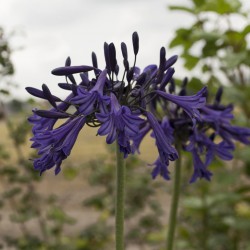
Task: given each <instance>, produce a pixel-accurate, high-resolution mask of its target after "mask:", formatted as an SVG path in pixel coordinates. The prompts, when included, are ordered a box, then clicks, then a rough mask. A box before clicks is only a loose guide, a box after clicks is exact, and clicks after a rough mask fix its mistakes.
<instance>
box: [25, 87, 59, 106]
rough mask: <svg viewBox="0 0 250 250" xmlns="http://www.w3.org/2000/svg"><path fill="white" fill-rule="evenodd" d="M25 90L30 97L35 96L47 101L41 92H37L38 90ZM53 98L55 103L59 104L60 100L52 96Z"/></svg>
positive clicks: (27, 88)
mask: <svg viewBox="0 0 250 250" xmlns="http://www.w3.org/2000/svg"><path fill="white" fill-rule="evenodd" d="M25 89H26V91H27V92H28V93H29V94H31V95H33V96H35V97H38V98H42V99H47V98H46V97H45V96H44V93H43V91H41V90H39V89H36V88H32V87H26V88H25ZM53 98H54V100H55V102H61V99H60V98H58V97H56V96H54V95H53Z"/></svg>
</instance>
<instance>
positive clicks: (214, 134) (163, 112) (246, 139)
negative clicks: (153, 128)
mask: <svg viewBox="0 0 250 250" xmlns="http://www.w3.org/2000/svg"><path fill="white" fill-rule="evenodd" d="M186 86H187V79H184V81H183V83H182V87H181V90H180V92H179V94H178V96H179V99H182V98H183V99H184V98H185V97H186V98H187V99H186V102H183V101H182V102H181V103H180V104H179V103H177V102H176V101H175V103H176V104H177V105H175V106H173V105H172V103H169V102H167V101H166V98H164V99H159V98H156V99H155V102H156V103H155V107H157V106H160V108H158V109H154V111H152V112H154V114H157V116H158V117H159V120H158V122H159V123H160V124H161V127H162V129H163V131H164V133H165V134H166V135H168V138H169V141H170V142H172V143H179V144H181V146H182V148H183V150H185V151H188V152H190V153H191V154H192V159H193V166H194V171H193V175H192V177H191V179H190V182H191V183H192V182H195V181H196V179H197V178H204V179H206V180H210V178H211V176H212V173H211V172H210V171H209V170H208V167H209V165H210V163H211V162H212V161H213V159H214V158H215V156H217V157H218V158H220V159H222V160H231V159H232V158H233V155H232V152H233V150H234V149H235V141H239V142H241V143H243V144H250V129H249V128H244V127H239V126H234V125H232V119H233V118H234V116H233V114H232V111H233V105H232V104H229V105H222V104H221V96H222V92H223V91H222V90H223V89H222V88H219V89H218V91H217V93H216V96H215V100H214V103H213V104H205V105H202V104H201V105H200V106H199V102H197V103H196V104H195V105H194V107H193V108H195V107H196V108H197V109H198V110H196V111H197V112H196V113H195V114H196V117H195V119H193V118H191V116H190V115H189V116H187V114H188V113H187V112H186V114H185V113H184V112H183V111H182V110H181V109H180V107H182V106H181V105H183V104H186V105H187V106H189V107H190V104H188V102H189V101H190V103H192V102H195V101H194V100H195V98H197V95H198V94H199V93H198V94H197V95H196V96H195V98H194V97H190V96H186V93H187V90H186ZM169 90H170V92H175V83H174V81H173V80H171V84H170V87H169ZM162 95H164V96H166V95H167V94H166V93H164V94H162V93H161V94H160V96H162ZM175 100H176V98H175ZM190 118H191V119H190ZM153 136H155V135H154V134H153ZM140 139H142V138H140ZM136 145H138V142H137V144H136ZM154 165H155V168H154V170H153V172H152V176H153V178H155V177H156V176H157V175H161V176H163V178H165V179H166V180H168V179H169V175H168V173H169V171H168V169H167V164H165V165H163V164H162V162H160V161H158V160H157V161H156V162H155V163H154Z"/></svg>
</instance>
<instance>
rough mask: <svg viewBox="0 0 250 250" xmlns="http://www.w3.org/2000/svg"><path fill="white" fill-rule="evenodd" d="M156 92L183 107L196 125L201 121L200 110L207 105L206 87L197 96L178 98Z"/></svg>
mask: <svg viewBox="0 0 250 250" xmlns="http://www.w3.org/2000/svg"><path fill="white" fill-rule="evenodd" d="M155 92H156V93H157V94H158V95H159V96H161V97H163V98H164V99H166V100H168V101H171V102H173V103H175V104H176V105H178V106H179V107H181V108H182V109H183V110H184V111H185V112H186V113H187V114H188V115H189V117H190V118H191V119H192V121H193V123H194V124H195V123H196V120H198V121H200V120H201V116H200V112H199V109H200V108H202V107H203V106H204V105H205V103H206V97H205V95H206V92H207V88H206V87H204V88H202V89H201V90H200V91H199V92H198V93H197V94H196V95H192V96H177V95H172V94H168V93H166V92H163V91H161V90H156V91H155Z"/></svg>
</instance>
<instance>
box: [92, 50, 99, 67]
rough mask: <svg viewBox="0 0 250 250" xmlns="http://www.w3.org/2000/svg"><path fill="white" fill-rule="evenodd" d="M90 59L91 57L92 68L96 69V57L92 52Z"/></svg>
mask: <svg viewBox="0 0 250 250" xmlns="http://www.w3.org/2000/svg"><path fill="white" fill-rule="evenodd" d="M91 57H92V64H93V67H94V68H98V64H97V57H96V54H95V52H92V54H91Z"/></svg>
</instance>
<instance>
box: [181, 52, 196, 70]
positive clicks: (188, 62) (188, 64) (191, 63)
mask: <svg viewBox="0 0 250 250" xmlns="http://www.w3.org/2000/svg"><path fill="white" fill-rule="evenodd" d="M181 57H182V58H184V60H185V63H184V66H185V68H187V69H188V70H191V69H193V68H194V67H195V66H196V65H197V63H198V62H199V60H200V58H199V57H196V56H193V55H191V54H187V53H186V54H183V55H182V56H181Z"/></svg>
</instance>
